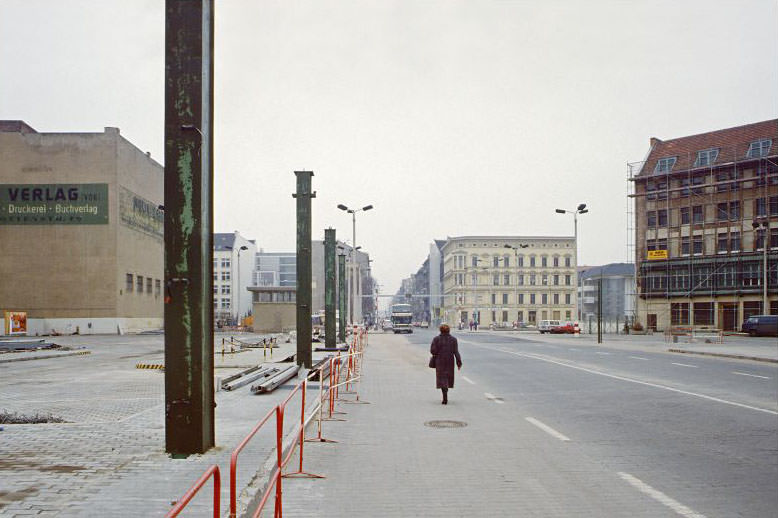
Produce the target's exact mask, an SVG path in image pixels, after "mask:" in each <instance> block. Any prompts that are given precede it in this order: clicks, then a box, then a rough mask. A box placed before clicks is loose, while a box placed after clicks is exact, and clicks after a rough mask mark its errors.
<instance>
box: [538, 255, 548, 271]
mask: <svg viewBox="0 0 778 518" xmlns="http://www.w3.org/2000/svg"><path fill="white" fill-rule="evenodd" d="M540 266H541V267H543V268H545V267H547V266H548V257H546V256H545V255H544V256H543V257H541V258H540Z"/></svg>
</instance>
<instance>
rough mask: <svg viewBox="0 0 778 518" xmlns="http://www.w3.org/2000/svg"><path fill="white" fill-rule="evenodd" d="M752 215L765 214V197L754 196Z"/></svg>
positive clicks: (760, 215)
mask: <svg viewBox="0 0 778 518" xmlns="http://www.w3.org/2000/svg"><path fill="white" fill-rule="evenodd" d="M754 216H755V217H763V216H767V198H756V199H755V200H754Z"/></svg>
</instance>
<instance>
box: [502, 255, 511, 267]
mask: <svg viewBox="0 0 778 518" xmlns="http://www.w3.org/2000/svg"><path fill="white" fill-rule="evenodd" d="M502 264H503V266H505V267H506V268H509V267H510V265H511V258H510V257H509V256H507V255H506V256H505V257H503V258H502Z"/></svg>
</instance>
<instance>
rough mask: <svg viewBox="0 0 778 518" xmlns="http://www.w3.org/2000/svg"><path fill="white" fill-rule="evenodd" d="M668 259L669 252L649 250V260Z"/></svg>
mask: <svg viewBox="0 0 778 518" xmlns="http://www.w3.org/2000/svg"><path fill="white" fill-rule="evenodd" d="M656 259H667V250H649V251H648V260H649V261H653V260H656Z"/></svg>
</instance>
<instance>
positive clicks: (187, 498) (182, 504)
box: [165, 464, 221, 518]
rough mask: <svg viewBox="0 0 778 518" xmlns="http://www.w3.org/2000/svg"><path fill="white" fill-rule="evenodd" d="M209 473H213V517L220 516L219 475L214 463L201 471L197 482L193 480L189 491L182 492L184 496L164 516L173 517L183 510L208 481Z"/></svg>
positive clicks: (166, 517)
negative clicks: (203, 471)
mask: <svg viewBox="0 0 778 518" xmlns="http://www.w3.org/2000/svg"><path fill="white" fill-rule="evenodd" d="M211 475H213V518H220V517H219V514H220V513H219V493H220V492H221V475H220V474H219V466H217V465H216V464H214V465H213V466H211V467H210V468H208V469H207V470H205V473H203V474H202V475H201V476H200V478H199V479H198V480H197V482H195V483H194V484H193V485H192V487H190V488H189V491H187V492H186V493H184V496H182V497H181V499H180V500H179V501H178V502H176V505H175V506H173V509H171V510H170V512H168V513H167V514H166V515H165V518H173V517H175V516H178V515H179V514H180V513H181V511H183V510H184V508H185V507H186V505H187V504H188V503H189V502H190V500H192V498H194V496H195V495H196V494H197V492H198V491H200V488H202V487H203V486H204V485H205V483H206V482H208V479H209V478H211Z"/></svg>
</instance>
